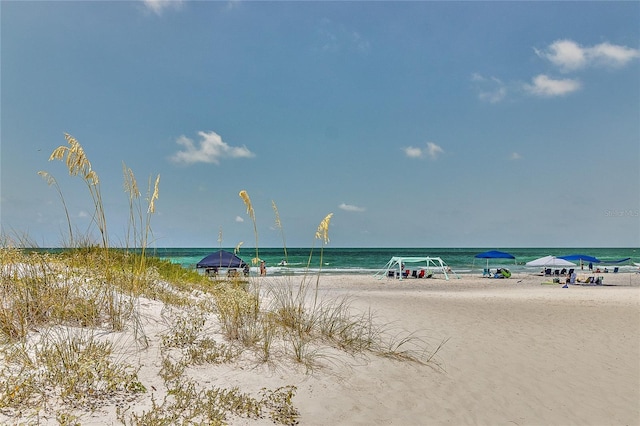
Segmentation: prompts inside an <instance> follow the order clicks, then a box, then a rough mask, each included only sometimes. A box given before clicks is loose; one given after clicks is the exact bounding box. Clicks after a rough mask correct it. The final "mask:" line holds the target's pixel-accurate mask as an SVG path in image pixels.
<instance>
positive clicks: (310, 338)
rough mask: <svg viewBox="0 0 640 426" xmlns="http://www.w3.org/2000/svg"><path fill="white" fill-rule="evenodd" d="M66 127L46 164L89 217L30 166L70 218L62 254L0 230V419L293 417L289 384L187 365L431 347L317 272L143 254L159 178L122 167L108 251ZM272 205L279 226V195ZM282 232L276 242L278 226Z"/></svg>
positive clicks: (314, 363)
mask: <svg viewBox="0 0 640 426" xmlns="http://www.w3.org/2000/svg"><path fill="white" fill-rule="evenodd" d="M65 137H66V141H67V145H63V146H60V147H58V148H57V149H55V150H54V151H53V153H52V154H51V157H50V160H52V161H62V162H64V163H65V165H66V167H67V169H68V172H69V173H70V174H71V175H72V176H77V177H78V178H79V179H81V180H82V181H83V182H84V183H85V185H86V187H87V189H88V193H89V197H90V201H91V203H92V209H93V226H92V228H91V229H90V230H89V231H87V232H85V233H79V232H78V231H76V230H74V226H73V223H71V219H70V215H69V214H68V212H67V207H66V204H65V200H64V196H63V193H62V190H61V188H60V187H59V186H58V183H57V181H56V180H55V178H54V177H53V176H52V175H51V174H49V173H47V172H40V175H41V176H42V177H43V178H44V179H45V181H46V183H47V184H48V185H50V186H52V187H53V188H55V190H56V191H57V192H58V194H59V195H60V199H61V204H62V207H63V209H64V211H65V214H66V218H67V221H68V236H66V238H67V240H66V241H65V243H64V246H65V247H64V250H59V251H57V252H55V253H54V252H51V251H47V250H39V249H37V247H28V246H29V244H28V241H29V240H28V238H24V237H22V238H16V237H11V236H7V235H3V236H2V237H1V238H2V247H1V248H0V264H1V265H2V267H1V269H0V298H1V299H0V300H2V305H3V306H2V310H0V359H1V363H0V418H2V419H3V420H2V422H3V423H7V422H8V423H13V424H55V423H57V424H61V425H76V424H82V423H83V418H84V416H87V413H95V412H99V411H100V410H103V409H105V407H114V406H115V407H117V418H118V420H119V421H120V422H121V423H122V424H125V425H165V424H207V425H215V424H226V423H228V422H230V421H232V419H234V418H238V417H240V418H245V419H260V418H268V419H271V420H272V421H273V422H274V423H277V424H296V423H298V422H299V421H300V413H299V412H298V410H297V409H296V407H295V404H294V399H295V394H296V391H297V389H296V387H295V386H294V385H286V386H282V387H278V388H274V389H267V388H263V389H262V390H261V391H260V392H259V393H255V392H250V391H246V390H243V389H239V388H238V387H233V386H229V387H227V386H225V385H224V384H217V385H212V384H211V383H203V382H200V381H198V379H197V377H194V376H193V375H190V374H189V372H188V371H189V369H191V368H193V367H195V366H203V365H230V366H233V365H234V363H239V362H241V363H243V364H246V363H247V362H249V363H253V364H255V365H260V364H279V365H289V364H291V363H293V364H294V365H298V366H301V367H302V368H303V369H304V370H306V371H314V370H316V369H321V368H331V363H332V362H337V361H336V357H335V355H331V354H335V353H336V352H337V353H344V354H347V355H349V356H351V355H354V354H359V355H364V356H382V357H389V358H394V359H397V360H403V361H407V362H416V363H426V362H429V361H430V360H432V359H433V356H434V355H435V353H437V351H438V349H439V348H435V349H430V348H429V347H428V346H427V345H426V344H425V343H424V340H422V339H420V338H419V337H417V336H416V335H415V334H412V333H408V332H397V331H392V329H391V328H390V327H389V326H387V325H384V324H377V323H376V321H375V315H374V313H372V312H364V313H363V312H355V311H354V310H353V309H352V308H351V305H350V301H349V299H348V298H346V297H345V298H339V299H335V298H328V297H326V296H323V295H322V293H321V291H320V288H319V283H320V280H321V272H318V273H316V274H315V275H313V276H312V275H310V274H305V275H304V276H302V277H299V278H293V277H285V278H282V279H279V280H269V284H265V283H264V282H263V280H261V278H260V277H254V276H249V277H233V278H229V277H224V278H215V279H214V278H210V277H207V276H205V275H203V274H201V273H198V272H197V271H195V270H187V269H184V268H182V267H181V266H179V265H175V264H172V263H171V262H169V261H166V260H161V259H159V258H156V257H154V256H152V255H150V253H151V252H152V251H151V250H149V246H150V245H152V242H153V232H152V228H151V219H152V217H153V214H154V213H155V210H156V208H155V205H156V203H157V202H158V201H159V195H160V191H159V182H160V176H157V177H156V178H155V179H149V184H148V188H147V191H146V194H145V195H144V196H143V195H142V194H141V192H140V190H139V188H138V184H137V181H136V178H135V176H134V173H133V171H132V170H131V169H129V168H128V167H127V166H126V165H123V175H124V187H125V189H126V193H127V194H128V197H129V228H128V230H127V239H126V244H125V247H117V248H116V247H111V246H110V243H109V234H108V231H107V220H106V215H105V211H104V206H103V202H102V197H101V192H100V179H99V176H98V174H97V173H96V172H95V171H94V170H93V169H92V166H91V163H90V162H89V160H88V158H87V156H86V154H85V152H84V149H83V148H82V146H81V145H80V143H79V142H78V141H77V140H75V138H73V137H72V136H71V135H68V134H67V135H65ZM239 195H240V198H241V199H242V201H243V202H244V203H245V206H246V208H247V214H248V216H249V217H250V218H251V219H252V221H253V226H254V234H255V243H256V244H255V245H256V248H255V260H258V259H259V249H258V229H257V226H256V220H255V212H254V209H253V206H252V204H251V200H250V198H249V195H248V193H247V192H246V191H240V193H239ZM273 209H274V211H275V214H276V225H277V226H278V228H279V229H280V230H281V231H282V224H281V223H280V219H279V214H278V211H277V207H276V205H275V203H273ZM331 217H332V215H331V214H328V215H327V216H326V217H325V218H324V219H322V220H321V222H320V224H319V226H318V229H317V231H316V233H315V236H314V238H313V242H314V246H315V244H316V243H319V247H317V248H315V249H316V250H320V258H321V254H322V250H323V249H324V247H325V245H326V244H327V243H328V242H329V237H328V235H329V226H330V221H331ZM282 237H283V244H284V243H285V241H284V232H283V231H282ZM313 250H314V248H312V249H311V251H313ZM285 253H286V248H285ZM311 258H312V257H311V256H310V257H309V259H310V261H311ZM321 264H322V262H320V265H321ZM149 306H160V308H159V310H158V312H159V317H160V319H161V321H160V326H158V325H154V326H150V325H149V324H151V321H150V319H149V316H150V315H152V314H151V311H150V310H149V309H148V307H149ZM154 324H158V321H156V322H155V323H154ZM150 356H153V357H156V359H153V362H155V363H157V364H158V365H160V367H159V368H157V369H156V370H154V371H153V373H152V374H154V375H155V377H156V379H157V380H156V381H153V383H154V384H151V383H149V382H147V380H146V379H145V378H147V377H149V372H148V371H146V370H145V371H146V372H145V374H144V375H143V374H142V373H141V372H142V370H143V369H149V368H150V367H149V366H148V365H147V364H148V363H144V362H142V361H141V360H143V359H145V357H147V358H148V357H150ZM349 356H346V357H341V358H340V360H341V361H340V362H343V361H342V360H348V359H349ZM157 383H161V384H162V386H161V388H159V385H158V384H157ZM141 407H142V408H141Z"/></svg>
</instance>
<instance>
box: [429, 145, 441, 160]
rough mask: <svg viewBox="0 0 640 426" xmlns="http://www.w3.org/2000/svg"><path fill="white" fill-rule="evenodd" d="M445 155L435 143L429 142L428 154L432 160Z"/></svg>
mask: <svg viewBox="0 0 640 426" xmlns="http://www.w3.org/2000/svg"><path fill="white" fill-rule="evenodd" d="M442 153H444V150H443V149H442V148H441V147H440V146H439V145H436V144H435V143H433V142H427V154H428V155H429V157H431V158H432V159H434V160H435V159H436V158H438V155H440V154H442Z"/></svg>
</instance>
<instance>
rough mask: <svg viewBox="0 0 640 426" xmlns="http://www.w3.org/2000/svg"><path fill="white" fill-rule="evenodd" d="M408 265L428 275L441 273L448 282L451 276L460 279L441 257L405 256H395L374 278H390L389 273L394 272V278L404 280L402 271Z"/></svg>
mask: <svg viewBox="0 0 640 426" xmlns="http://www.w3.org/2000/svg"><path fill="white" fill-rule="evenodd" d="M406 264H413V265H412V266H414V267H416V268H417V269H424V270H425V271H426V273H427V274H430V273H441V274H443V275H444V278H445V279H446V280H449V274H451V273H452V274H453V275H455V277H456V278H460V277H459V276H458V274H456V273H455V272H453V271H452V270H451V268H449V267H448V266H447V264H446V263H444V261H443V260H442V259H441V258H439V257H428V256H427V257H408V256H407V257H405V256H393V257H392V258H391V260H389V261H388V262H387V264H386V265H385V266H384V268H383V269H381V270H380V271H378V272H376V273H375V275H374V276H376V277H378V279H381V278H383V277H387V276H389V271H394V276H397V277H398V278H399V279H402V269H403V267H404V266H405V265H406ZM415 264H417V265H415Z"/></svg>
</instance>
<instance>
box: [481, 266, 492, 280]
mask: <svg viewBox="0 0 640 426" xmlns="http://www.w3.org/2000/svg"><path fill="white" fill-rule="evenodd" d="M484 277H491V270H490V269H489V268H484V269H483V270H482V278H484Z"/></svg>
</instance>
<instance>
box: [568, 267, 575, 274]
mask: <svg viewBox="0 0 640 426" xmlns="http://www.w3.org/2000/svg"><path fill="white" fill-rule="evenodd" d="M573 271H574V269H573V268H571V269H569V272H568V275H569V276H571V274H573Z"/></svg>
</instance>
